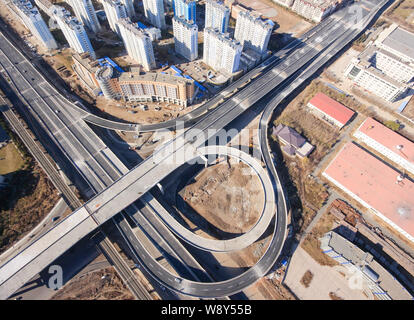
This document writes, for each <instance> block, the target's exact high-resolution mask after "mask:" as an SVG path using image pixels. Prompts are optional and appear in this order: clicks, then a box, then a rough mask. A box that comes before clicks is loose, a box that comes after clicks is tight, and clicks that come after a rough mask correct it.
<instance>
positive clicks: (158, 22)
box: [142, 0, 166, 29]
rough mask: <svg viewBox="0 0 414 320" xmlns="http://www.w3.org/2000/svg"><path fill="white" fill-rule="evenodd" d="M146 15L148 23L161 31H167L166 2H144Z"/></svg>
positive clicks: (150, 0)
mask: <svg viewBox="0 0 414 320" xmlns="http://www.w3.org/2000/svg"><path fill="white" fill-rule="evenodd" d="M142 3H143V5H144V13H145V17H146V18H147V19H148V21H149V22H150V23H151V24H152V25H153V26H155V27H157V28H159V29H165V28H166V25H165V16H164V1H163V0H143V1H142Z"/></svg>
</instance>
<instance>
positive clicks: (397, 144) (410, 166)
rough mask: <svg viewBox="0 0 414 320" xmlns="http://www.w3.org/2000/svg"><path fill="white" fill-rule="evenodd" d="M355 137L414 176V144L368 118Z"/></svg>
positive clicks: (355, 133)
mask: <svg viewBox="0 0 414 320" xmlns="http://www.w3.org/2000/svg"><path fill="white" fill-rule="evenodd" d="M354 136H355V137H356V138H357V139H359V140H360V141H362V142H364V143H365V144H366V145H368V146H369V147H371V148H373V149H374V150H376V151H378V152H379V153H381V154H382V155H384V156H385V157H387V158H389V159H390V160H392V161H393V162H395V163H397V164H399V165H400V166H401V167H403V168H404V169H406V170H407V171H409V172H411V173H413V174H414V142H412V141H410V140H408V139H407V138H405V137H403V136H402V135H400V134H398V133H397V132H395V131H393V130H391V129H389V128H387V127H386V126H384V125H383V124H381V123H379V122H378V121H376V120H374V119H372V118H367V119H366V120H365V121H364V122H363V123H362V124H361V126H360V127H359V128H358V130H357V131H355V132H354Z"/></svg>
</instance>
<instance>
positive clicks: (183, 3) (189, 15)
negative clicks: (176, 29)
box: [173, 0, 196, 23]
mask: <svg viewBox="0 0 414 320" xmlns="http://www.w3.org/2000/svg"><path fill="white" fill-rule="evenodd" d="M173 10H174V15H175V16H177V17H184V19H185V20H187V21H193V22H194V23H195V22H196V1H195V0H173Z"/></svg>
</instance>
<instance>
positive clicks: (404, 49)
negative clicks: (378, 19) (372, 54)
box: [375, 23, 414, 65]
mask: <svg viewBox="0 0 414 320" xmlns="http://www.w3.org/2000/svg"><path fill="white" fill-rule="evenodd" d="M375 46H376V47H378V48H381V49H383V50H386V51H388V52H390V53H392V54H394V55H395V56H397V57H399V58H400V59H401V60H402V61H405V62H406V63H409V64H411V65H412V64H413V63H414V34H413V33H411V32H408V31H407V30H404V29H402V28H401V27H399V26H398V25H397V24H395V23H394V24H392V25H391V26H389V27H388V28H387V29H385V30H384V31H383V32H382V33H381V34H380V35H379V36H378V38H377V39H376V40H375Z"/></svg>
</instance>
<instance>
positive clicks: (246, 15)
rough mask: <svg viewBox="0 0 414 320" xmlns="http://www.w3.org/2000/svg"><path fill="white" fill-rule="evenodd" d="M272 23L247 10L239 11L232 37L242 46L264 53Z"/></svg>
mask: <svg viewBox="0 0 414 320" xmlns="http://www.w3.org/2000/svg"><path fill="white" fill-rule="evenodd" d="M273 26H274V23H273V22H272V21H271V20H262V19H261V18H260V17H256V16H254V15H253V14H252V13H250V12H249V11H240V13H239V15H238V16H237V20H236V30H235V33H234V38H235V39H236V40H237V41H239V42H240V43H241V44H242V45H243V48H245V49H247V48H251V49H253V50H255V51H257V52H259V53H265V52H266V50H267V45H268V44H269V40H270V36H271V34H272V30H273Z"/></svg>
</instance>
